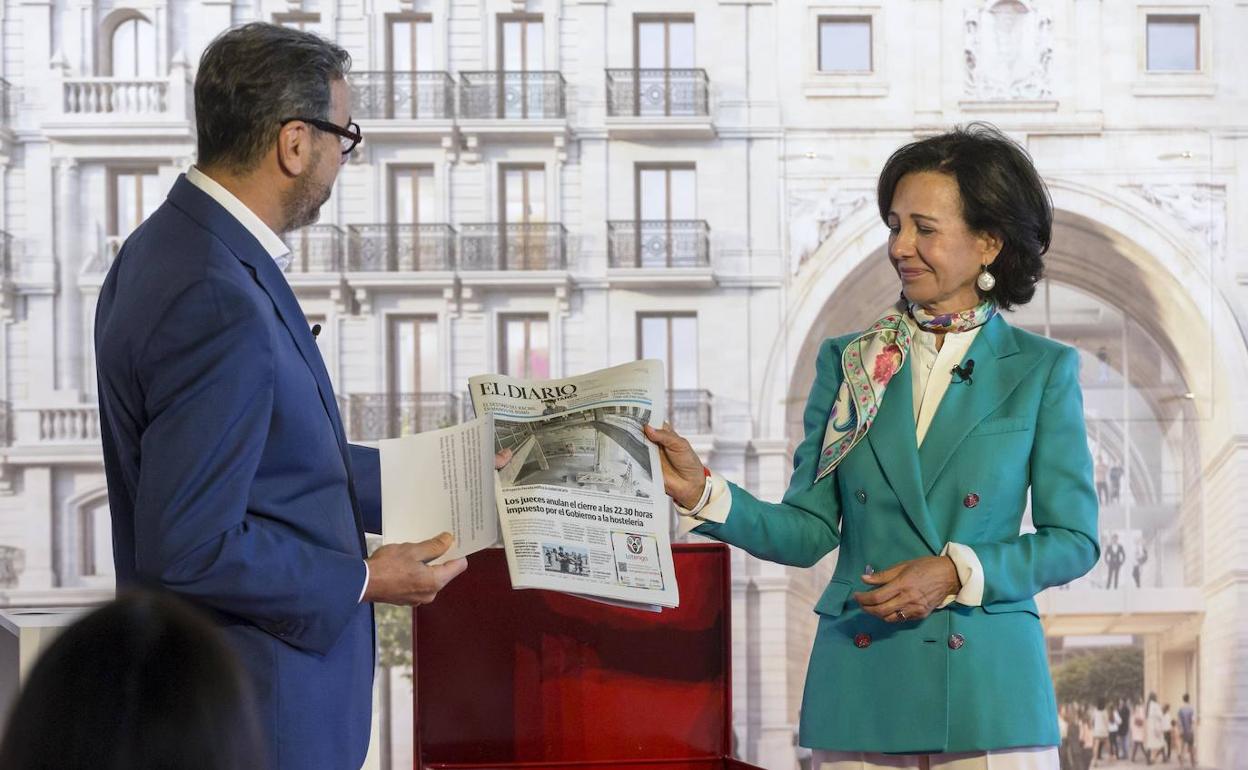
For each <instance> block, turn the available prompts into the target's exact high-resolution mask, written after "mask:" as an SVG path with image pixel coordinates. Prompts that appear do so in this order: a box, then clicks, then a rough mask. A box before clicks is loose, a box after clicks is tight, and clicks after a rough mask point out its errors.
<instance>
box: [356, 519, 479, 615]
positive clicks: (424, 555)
mask: <svg viewBox="0 0 1248 770" xmlns="http://www.w3.org/2000/svg"><path fill="white" fill-rule="evenodd" d="M452 542H453V539H452V538H451V535H450V533H448V532H443V533H442V534H440V535H438V536H437V537H435V538H431V539H429V540H425V541H422V542H419V543H391V544H390V545H383V546H382V547H380V548H378V549H377V550H376V551H373V555H372V556H370V557H368V589H367V590H366V591H365V592H364V598H363V601H366V602H385V603H386V604H400V605H408V606H412V607H415V606H417V605H420V604H428V603H429V602H431V601H433V598H434V597H435V596H437V595H438V591H441V590H442V589H443V588H444V587H445V586H446V584H447V583H449V582H451V580H453V579H454V578H455V576H456V575H458V574H459V573H461V572H463V571H464V570H465V569H467V568H468V560H467V559H455V560H454V561H448V562H446V563H445V564H439V565H437V566H436V567H431V566H429V565H428V564H427V563H426V562H429V561H432V560H434V559H436V558H438V557H439V556H441V555H442V554H444V553H446V552H447V550H448V549H450V547H451V543H452Z"/></svg>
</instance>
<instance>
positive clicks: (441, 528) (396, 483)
mask: <svg viewBox="0 0 1248 770" xmlns="http://www.w3.org/2000/svg"><path fill="white" fill-rule="evenodd" d="M378 448H379V449H380V450H381V505H382V508H383V509H384V510H385V512H386V515H385V516H384V517H383V519H382V522H381V526H382V533H381V538H382V542H385V543H418V542H420V541H422V540H428V539H429V538H431V537H434V536H436V535H438V534H440V533H442V532H450V533H451V535H452V536H454V538H455V542H454V543H453V544H452V545H451V548H450V550H449V551H447V552H446V553H445V554H443V555H442V556H441V557H439V558H437V559H435V560H433V561H431V562H430V564H441V563H442V562H445V561H450V560H452V559H458V558H460V557H461V556H467V555H469V554H472V553H476V552H477V551H480V550H481V549H482V548H489V547H490V546H492V545H495V544H497V543H498V514H497V513H496V512H495V504H494V493H495V488H496V484H495V481H494V478H493V476H494V421H493V420H492V419H491V418H490V417H489V416H488V415H487V416H485V417H478V418H477V419H475V420H469V421H468V422H465V423H463V424H462V425H456V426H454V427H451V428H444V429H442V430H434V431H428V432H426V433H420V434H418V435H415V436H404V437H403V438H396V439H386V440H383V441H379V442H378Z"/></svg>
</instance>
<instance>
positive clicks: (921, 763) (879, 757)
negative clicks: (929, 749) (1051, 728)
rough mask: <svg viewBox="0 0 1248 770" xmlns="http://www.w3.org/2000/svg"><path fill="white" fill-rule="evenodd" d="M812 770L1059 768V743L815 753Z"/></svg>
mask: <svg viewBox="0 0 1248 770" xmlns="http://www.w3.org/2000/svg"><path fill="white" fill-rule="evenodd" d="M810 766H811V770H899V769H901V770H1058V768H1059V764H1058V758H1057V747H1056V746H1036V747H1033V748H1022V749H1003V750H1001V751H972V752H969V753H965V754H870V753H865V752H861V751H823V750H821V749H815V750H814V751H813V752H811V762H810Z"/></svg>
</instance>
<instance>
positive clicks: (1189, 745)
mask: <svg viewBox="0 0 1248 770" xmlns="http://www.w3.org/2000/svg"><path fill="white" fill-rule="evenodd" d="M1058 726H1059V728H1060V729H1061V735H1062V745H1061V753H1060V759H1061V766H1062V770H1087V769H1088V768H1090V767H1099V766H1104V765H1106V764H1117V763H1119V762H1129V763H1136V764H1138V763H1139V762H1140V761H1141V760H1142V761H1143V763H1144V764H1145V765H1152V764H1154V763H1157V764H1169V763H1170V762H1171V761H1174V762H1177V763H1178V765H1179V767H1193V768H1194V767H1196V709H1195V708H1194V707H1193V706H1192V702H1191V696H1190V695H1187V694H1184V695H1183V703H1182V705H1181V706H1179V708H1178V709H1177V710H1176V709H1172V708H1171V707H1170V704H1169V703H1161V702H1160V701H1159V700H1158V698H1157V694H1156V693H1151V692H1150V693H1149V694H1148V698H1146V699H1145V700H1144V701H1143V702H1140V701H1130V700H1126V699H1121V700H1118V701H1106V700H1104V699H1102V700H1099V701H1097V702H1096V703H1094V704H1086V703H1066V704H1063V705H1061V706H1060V707H1059V708H1058Z"/></svg>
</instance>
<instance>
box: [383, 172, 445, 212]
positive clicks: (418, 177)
mask: <svg viewBox="0 0 1248 770" xmlns="http://www.w3.org/2000/svg"><path fill="white" fill-rule="evenodd" d="M436 210H437V196H436V194H435V191H434V184H433V166H394V167H392V168H391V169H390V211H389V214H390V223H391V224H396V225H419V224H428V223H431V222H433V221H434V220H435V219H436V218H437V215H436V214H435V211H436Z"/></svg>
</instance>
